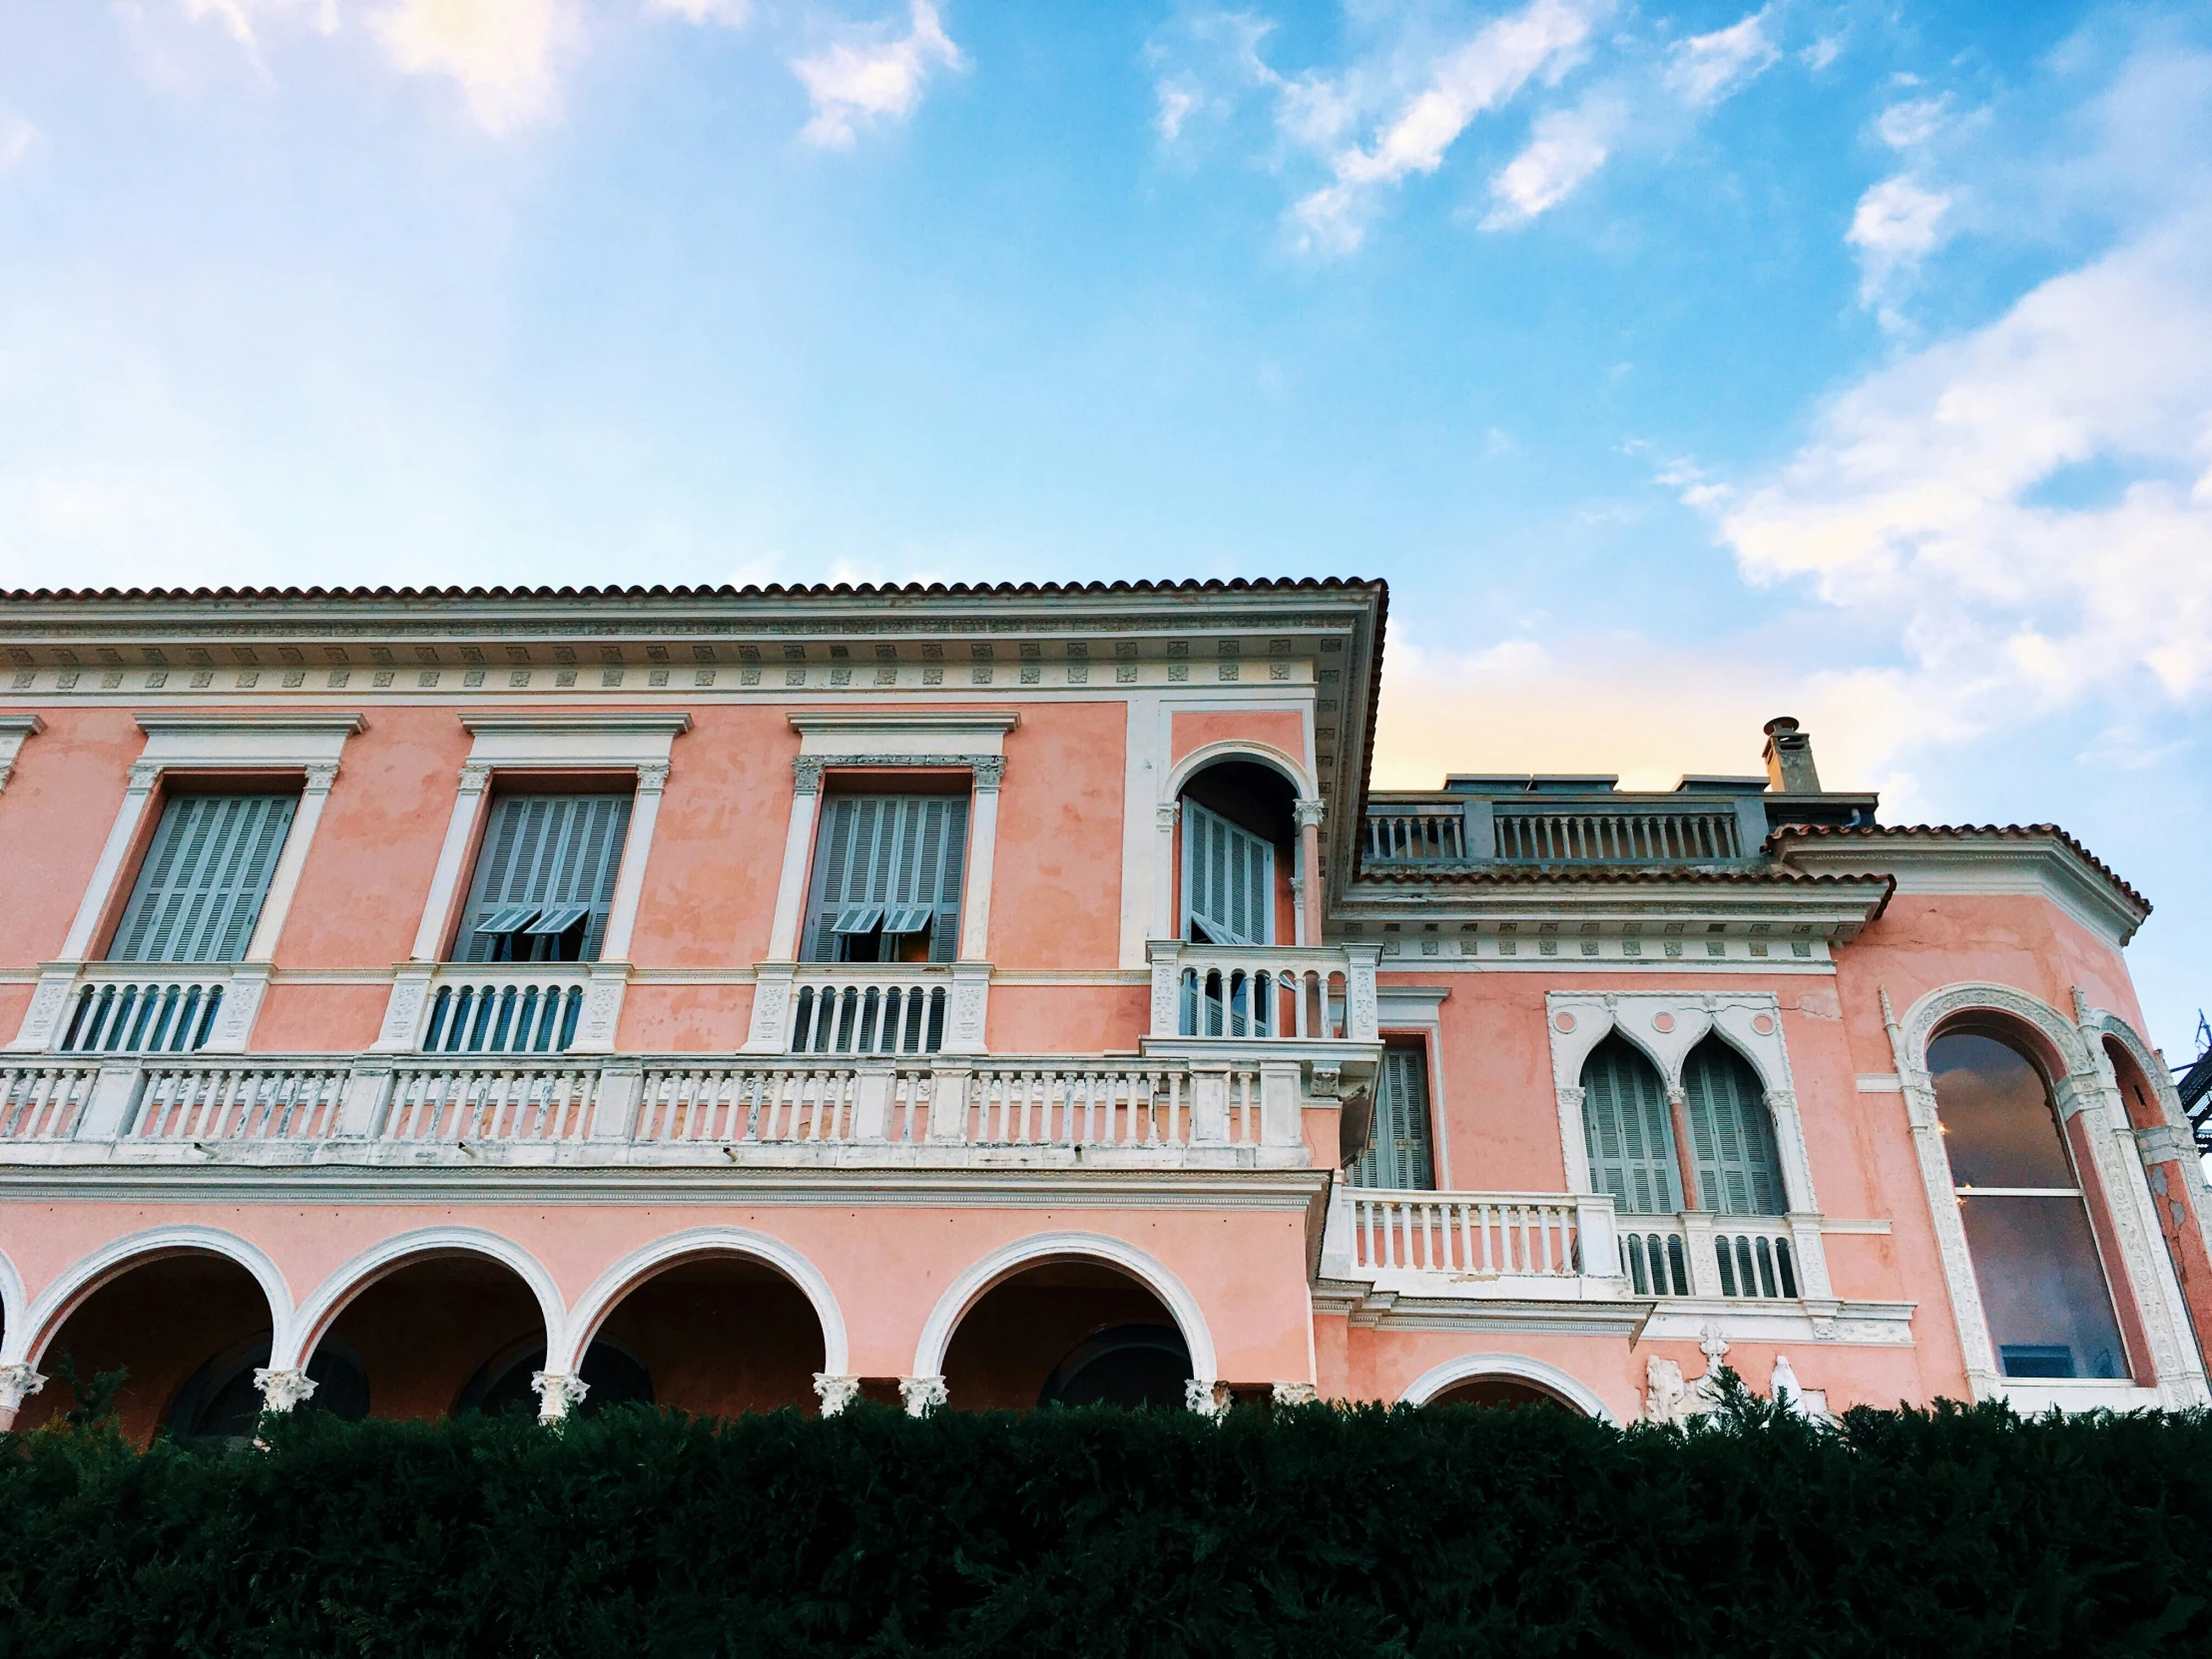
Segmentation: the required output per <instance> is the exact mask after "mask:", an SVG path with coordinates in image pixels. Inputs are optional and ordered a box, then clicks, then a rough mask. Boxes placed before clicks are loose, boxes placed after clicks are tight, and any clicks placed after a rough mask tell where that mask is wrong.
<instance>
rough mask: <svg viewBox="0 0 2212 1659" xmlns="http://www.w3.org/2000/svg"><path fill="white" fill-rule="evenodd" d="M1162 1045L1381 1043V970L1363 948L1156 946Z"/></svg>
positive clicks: (1155, 1012) (1152, 949) (1155, 1014)
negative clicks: (1214, 1040)
mask: <svg viewBox="0 0 2212 1659" xmlns="http://www.w3.org/2000/svg"><path fill="white" fill-rule="evenodd" d="M1148 954H1149V956H1150V958H1151V962H1152V1032H1151V1035H1152V1036H1153V1037H1154V1038H1156V1039H1159V1038H1174V1037H1201V1038H1211V1037H1226V1038H1233V1039H1236V1038H1241V1039H1245V1040H1249V1041H1272V1042H1291V1043H1331V1042H1352V1043H1373V1042H1376V1041H1378V1040H1379V1037H1378V1026H1377V1011H1376V999H1375V997H1376V992H1375V964H1376V959H1377V956H1378V955H1379V954H1380V953H1379V952H1378V951H1376V950H1374V949H1372V948H1366V947H1362V946H1358V945H1354V946H1343V945H1328V946H1322V947H1319V948H1300V947H1296V946H1291V945H1205V944H1184V943H1180V942H1178V941H1176V940H1173V939H1168V940H1159V939H1155V940H1154V941H1153V942H1152V944H1151V945H1150V946H1149V949H1148Z"/></svg>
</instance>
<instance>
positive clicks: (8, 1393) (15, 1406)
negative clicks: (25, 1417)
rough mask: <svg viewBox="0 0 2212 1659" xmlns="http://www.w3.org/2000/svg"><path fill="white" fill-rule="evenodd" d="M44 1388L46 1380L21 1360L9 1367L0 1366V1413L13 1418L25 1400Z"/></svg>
mask: <svg viewBox="0 0 2212 1659" xmlns="http://www.w3.org/2000/svg"><path fill="white" fill-rule="evenodd" d="M45 1386H46V1379H45V1378H43V1377H41V1376H40V1375H39V1374H38V1373H37V1372H35V1371H33V1370H32V1369H31V1368H30V1367H29V1366H27V1365H25V1364H24V1363H23V1362H22V1361H21V1360H18V1361H16V1362H15V1364H13V1365H10V1366H0V1411H5V1412H7V1413H8V1415H9V1416H10V1417H13V1416H14V1415H15V1413H16V1412H18V1411H20V1410H22V1409H23V1402H24V1401H25V1400H26V1399H29V1398H30V1397H31V1396H32V1395H33V1394H35V1393H37V1392H38V1391H39V1389H41V1388H43V1387H45Z"/></svg>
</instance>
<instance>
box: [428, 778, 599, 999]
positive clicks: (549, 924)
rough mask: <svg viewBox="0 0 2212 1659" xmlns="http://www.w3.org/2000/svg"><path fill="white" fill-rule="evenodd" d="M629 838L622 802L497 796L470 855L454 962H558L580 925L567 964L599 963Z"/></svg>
mask: <svg viewBox="0 0 2212 1659" xmlns="http://www.w3.org/2000/svg"><path fill="white" fill-rule="evenodd" d="M629 832H630V797H628V796H626V795H508V796H501V797H500V798H499V799H498V800H497V801H495V802H493V803H492V810H491V822H490V824H488V825H487V826H486V827H485V830H484V841H483V846H482V849H481V850H480V851H479V852H478V853H477V856H476V874H475V877H474V879H473V880H472V881H471V882H470V883H469V892H468V907H467V909H466V911H465V912H464V913H463V915H462V922H461V936H460V939H459V942H458V946H457V948H456V949H455V951H454V955H455V956H456V957H457V958H458V959H459V960H461V961H464V962H491V961H503V960H513V961H551V960H556V959H559V955H558V954H557V953H564V952H563V945H562V941H563V940H564V939H569V938H574V937H575V936H576V929H577V925H578V923H581V924H582V927H581V931H582V943H581V945H580V946H579V947H578V949H579V954H578V955H577V956H576V957H574V958H571V959H574V960H581V961H586V962H590V961H596V960H598V958H599V947H600V944H601V942H602V941H603V940H604V939H605V938H606V936H607V915H608V912H609V911H610V910H611V909H612V908H613V906H614V897H615V876H616V874H617V872H618V871H619V870H620V869H621V867H622V844H623V841H624V839H625V838H626V837H627V836H628V834H629ZM533 929H535V931H533Z"/></svg>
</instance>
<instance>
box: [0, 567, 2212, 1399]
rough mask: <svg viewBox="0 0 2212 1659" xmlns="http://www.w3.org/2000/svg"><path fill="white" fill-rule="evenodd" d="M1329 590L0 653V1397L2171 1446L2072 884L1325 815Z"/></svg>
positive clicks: (1351, 615) (196, 637)
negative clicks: (1206, 1419) (1755, 1414)
mask: <svg viewBox="0 0 2212 1659" xmlns="http://www.w3.org/2000/svg"><path fill="white" fill-rule="evenodd" d="M1385 599H1386V595H1385V591H1384V589H1383V585H1382V584H1381V583H1372V582H1362V581H1330V582H1315V581H1299V582H1288V581H1286V582H1258V583H1232V584H1226V585H1225V584H1222V583H1203V584H1201V583H1186V584H1180V585H1158V586H1154V585H1144V584H1137V585H1122V584H1117V585H1114V586H1111V587H1107V586H1090V587H1064V588H1036V587H1019V588H1016V587H999V588H951V589H947V588H943V587H930V588H920V587H915V588H885V589H852V588H842V587H840V588H813V589H770V590H766V591H762V590H755V589H746V590H742V591H739V590H729V589H724V590H713V591H708V590H682V589H678V590H666V589H658V588H656V589H650V590H647V589H627V590H603V591H586V592H576V591H570V590H563V591H560V592H552V591H538V592H504V591H501V592H483V591H477V590H470V591H466V592H464V591H460V590H449V591H442V592H392V591H388V590H378V591H373V592H372V591H366V590H359V591H349V592H341V593H324V592H319V591H317V592H295V591H282V592H277V591H264V592H252V593H233V592H224V593H206V592H201V593H185V592H152V593H143V592H133V593H36V594H14V595H10V596H8V597H7V598H6V599H5V600H4V601H0V645H4V647H5V651H6V659H7V660H6V661H5V663H0V675H6V676H7V677H8V679H7V681H6V682H5V683H4V684H0V1040H4V1041H5V1044H6V1048H5V1052H4V1053H0V1311H4V1321H5V1323H4V1329H0V1407H4V1408H5V1411H6V1414H7V1416H8V1417H9V1418H11V1419H12V1420H14V1421H15V1422H16V1423H17V1424H18V1425H29V1424H31V1423H34V1422H36V1421H39V1420H43V1418H44V1417H45V1416H46V1415H47V1414H49V1413H50V1412H52V1411H54V1410H57V1409H59V1408H61V1407H62V1406H63V1405H66V1404H67V1403H68V1400H67V1391H66V1389H64V1388H63V1387H61V1386H60V1385H59V1384H57V1383H54V1382H52V1381H51V1379H52V1378H54V1376H55V1375H56V1373H57V1370H58V1368H59V1367H60V1365H61V1363H62V1362H61V1356H63V1355H67V1356H68V1358H69V1362H70V1363H71V1364H74V1365H75V1366H76V1367H77V1368H78V1369H79V1370H80V1371H82V1372H86V1373H90V1372H92V1371H95V1370H99V1369H107V1368H112V1367H115V1366H124V1367H126V1368H128V1371H129V1382H128V1384H127V1385H126V1388H125V1390H124V1394H123V1402H124V1408H125V1413H126V1418H127V1421H128V1424H129V1426H130V1427H131V1428H132V1430H133V1431H134V1432H137V1433H141V1434H145V1433H150V1432H152V1431H154V1430H155V1429H157V1428H159V1427H167V1428H169V1429H170V1430H172V1431H174V1432H177V1433H180V1434H206V1435H216V1434H236V1433H240V1432H244V1431H246V1430H247V1428H249V1427H250V1426H251V1423H252V1421H253V1418H254V1413H255V1412H256V1411H258V1410H259V1409H260V1408H261V1406H262V1404H263V1403H264V1401H265V1399H266V1401H267V1403H268V1404H270V1405H272V1406H275V1407H277V1408H278V1409H289V1408H294V1407H296V1406H298V1405H299V1404H300V1402H301V1401H303V1400H305V1401H309V1402H310V1404H311V1406H312V1407H315V1408H327V1409H331V1410H336V1411H340V1412H343V1413H350V1414H359V1413H361V1412H373V1413H376V1414H391V1415H434V1414H437V1413H440V1412H445V1411H450V1410H454V1409H459V1408H467V1407H470V1406H494V1407H495V1406H500V1405H504V1404H508V1403H513V1402H515V1401H518V1400H519V1401H528V1402H531V1403H533V1404H535V1405H536V1406H537V1408H539V1409H540V1410H542V1412H544V1413H545V1414H547V1415H558V1414H560V1413H562V1412H564V1411H567V1410H570V1409H576V1408H579V1407H580V1408H583V1409H591V1408H593V1407H595V1406H596V1405H598V1404H601V1403H604V1402H606V1401H608V1400H612V1399H623V1398H650V1399H654V1400H658V1401H661V1402H664V1403H668V1404H673V1405H679V1406H684V1407H687V1408H690V1409H694V1410H699V1411H715V1412H728V1411H735V1410H742V1409H751V1408H767V1407H773V1406H778V1405H785V1404H794V1403H796V1404H799V1405H802V1406H803V1407H805V1408H807V1409H809V1410H816V1409H827V1410H835V1409H840V1408H842V1407H843V1405H844V1404H845V1403H846V1402H847V1401H849V1400H850V1399H852V1398H854V1397H855V1396H858V1395H863V1394H864V1395H870V1396H874V1397H879V1398H883V1399H886V1400H891V1401H896V1400H899V1399H901V1398H902V1399H903V1400H904V1401H905V1402H906V1403H907V1405H908V1406H909V1407H910V1408H912V1409H917V1410H919V1409H925V1408H927V1407H929V1406H930V1405H931V1404H934V1403H937V1402H946V1403H949V1405H950V1406H951V1407H953V1408H961V1407H969V1406H974V1407H982V1406H1030V1405H1035V1404H1037V1403H1039V1402H1040V1401H1046V1400H1054V1399H1058V1400H1069V1401H1080V1400H1085V1399H1094V1398H1107V1399H1125V1400H1134V1399H1145V1400H1153V1401H1157V1402H1162V1403H1172V1404H1177V1405H1180V1404H1184V1403H1188V1404H1190V1405H1192V1406H1194V1407H1197V1408H1201V1409H1212V1408H1215V1407H1217V1406H1218V1405H1219V1404H1221V1403H1222V1402H1225V1401H1227V1400H1230V1399H1232V1398H1268V1397H1274V1398H1278V1399H1295V1398H1303V1397H1307V1396H1309V1395H1310V1394H1312V1393H1315V1392H1318V1393H1319V1394H1320V1395H1322V1396H1323V1397H1328V1398H1350V1399H1381V1400H1399V1399H1409V1400H1416V1401H1417V1400H1428V1399H1440V1398H1445V1397H1462V1398H1475V1399H1525V1398H1529V1397H1541V1398H1547V1399H1550V1400H1553V1401H1556V1402H1558V1403H1561V1404H1563V1405H1566V1406H1569V1407H1571V1408H1574V1409H1579V1410H1585V1411H1590V1412H1595V1413H1601V1414H1604V1415H1607V1416H1610V1417H1613V1418H1616V1419H1621V1420H1626V1419H1630V1418H1633V1417H1637V1416H1640V1415H1662V1416H1672V1415H1679V1414H1681V1413H1682V1412H1684V1411H1686V1410H1694V1409H1696V1408H1698V1406H1699V1404H1700V1402H1701V1398H1702V1394H1701V1391H1700V1389H1699V1387H1698V1385H1697V1384H1698V1381H1699V1379H1700V1378H1701V1377H1702V1376H1703V1375H1704V1374H1705V1373H1706V1371H1707V1369H1708V1367H1709V1365H1710V1364H1712V1363H1713V1361H1714V1360H1716V1359H1718V1358H1720V1357H1721V1356H1723V1355H1725V1359H1726V1363H1727V1364H1728V1365H1730V1366H1732V1367H1734V1368H1735V1369H1736V1370H1737V1371H1738V1372H1739V1373H1741V1374H1742V1375H1743V1376H1745V1378H1746V1379H1747V1380H1748V1381H1749V1382H1750V1383H1751V1384H1752V1385H1753V1387H1754V1388H1755V1389H1757V1390H1759V1391H1766V1390H1768V1389H1769V1388H1774V1387H1780V1388H1783V1389H1786V1390H1789V1389H1794V1390H1795V1391H1796V1392H1797V1393H1798V1394H1799V1395H1800V1397H1801V1398H1802V1401H1803V1403H1804V1405H1805V1407H1806V1408H1807V1409H1819V1408H1821V1407H1823V1406H1825V1408H1827V1409H1828V1410H1831V1411H1834V1410H1839V1409H1841V1408H1843V1407H1845V1406H1847V1405H1850V1404H1853V1403H1858V1402H1862V1401H1868V1402H1873V1403H1877V1404H1884V1405H1888V1404H1894V1403H1896V1402H1897V1401H1900V1400H1905V1401H1910V1402H1915V1403H1920V1402H1926V1401H1929V1400H1932V1399H1935V1398H1936V1397H1937V1396H1949V1397H1952V1398H1960V1399H1966V1398H1989V1397H2005V1398H2009V1399H2011V1400H2013V1401H2015V1402H2017V1403H2018V1404H2020V1405H2021V1406H2023V1407H2026V1408H2039V1407H2042V1406H2044V1405H2047V1404H2050V1403H2054V1402H2055V1403H2059V1404H2063V1405H2084V1406H2086V1405H2114V1406H2122V1407H2125V1406H2136V1405H2165V1406H2181V1405H2188V1404H2195V1403H2202V1402H2204V1401H2205V1400H2206V1398H2207V1394H2206V1386H2205V1373H2204V1365H2203V1360H2202V1346H2201V1345H2202V1343H2203V1340H2204V1338H2205V1336H2206V1333H2207V1331H2208V1330H2212V1260H2208V1256H2207V1250H2206V1231H2205V1215H2206V1200H2207V1195H2206V1191H2205V1187H2204V1183H2203V1179H2202V1177H2201V1175H2200V1174H2199V1171H2198V1162H2197V1157H2196V1154H2195V1148H2194V1146H2193V1144H2192V1141H2191V1137H2190V1131H2189V1128H2188V1125H2187V1123H2186V1121H2185V1119H2184V1118H2183V1116H2182V1114H2181V1111H2180V1108H2179V1105H2178V1103H2177V1101H2176V1099H2175V1097H2174V1094H2173V1090H2172V1088H2171V1085H2170V1083H2169V1081H2168V1079H2167V1074H2166V1072H2165V1070H2164V1068H2163V1067H2162V1065H2161V1064H2160V1062H2159V1060H2158V1058H2157V1057H2156V1056H2155V1055H2154V1054H2153V1053H2152V1051H2151V1050H2150V1049H2149V1048H2148V1047H2147V1045H2146V1043H2145V1041H2144V1038H2143V1036H2142V1021H2141V1018H2140V1015H2139V1013H2138V1010H2137V1007H2136V1002H2135V996H2134V993H2133V991H2132V989H2131V988H2130V985H2129V980H2128V969H2127V963H2126V959H2125V956H2124V954H2123V947H2124V945H2125V944H2126V942H2127V939H2128V937H2129V935H2130V934H2131V933H2132V932H2133V931H2134V930H2135V928H2136V927H2137V926H2138V925H2139V924H2140V923H2141V921H2142V919H2143V917H2144V915H2145V914H2146V912H2147V909H2148V906H2147V905H2146V903H2145V902H2144V900H2143V899H2142V898H2141V897H2140V896H2139V895H2138V894H2137V893H2136V892H2135V891H2134V890H2133V889H2132V888H2131V887H2130V886H2128V884H2127V883H2126V882H2125V881H2124V880H2122V879H2121V878H2120V877H2119V876H2117V875H2115V874H2114V873H2113V872H2112V871H2111V870H2109V869H2107V868H2106V867H2105V866H2104V865H2103V864H2102V863H2100V862H2099V861H2098V860H2097V859H2096V858H2095V857H2093V856H2092V855H2091V854H2090V853H2089V852H2087V851H2086V850H2085V849H2084V848H2082V847H2081V846H2080V845H2079V844H2078V843H2076V842H2075V841H2074V840H2072V839H2071V838H2069V837H2068V836H2067V835H2066V834H2064V833H2063V832H2062V831H2060V830H2056V829H2053V828H2049V827H2033V828H2026V829H1925V828H1923V829H1902V828H1896V827H1892V826H1886V825H1882V824H1880V822H1879V820H1878V816H1877V806H1878V804H1877V802H1876V801H1875V799H1874V798H1873V797H1872V796H1869V795H1861V794H1849V793H1837V792H1834V791H1830V790H1825V789H1823V787H1822V786H1821V783H1820V781H1819V779H1818V777H1817V775H1816V773H1815V769H1814V761H1813V755H1812V750H1811V746H1810V741H1809V738H1808V735H1807V734H1804V733H1802V732H1800V731H1798V729H1797V728H1796V725H1795V723H1794V722H1789V721H1776V722H1773V723H1770V725H1769V728H1768V732H1767V736H1766V738H1765V739H1764V755H1763V757H1762V756H1761V748H1760V745H1761V742H1762V740H1761V738H1760V736H1759V734H1758V733H1757V732H1756V730H1754V729H1753V728H1752V726H1751V725H1750V723H1749V722H1748V721H1747V728H1746V734H1745V737H1746V742H1745V760H1746V762H1747V768H1748V764H1749V763H1751V762H1753V761H1754V760H1755V759H1761V760H1763V765H1764V770H1763V771H1761V772H1759V773H1758V774H1757V775H1752V776H1745V777H1716V778H1687V779H1685V780H1683V782H1682V784H1681V785H1680V786H1679V787H1678V788H1677V789H1674V790H1672V791H1668V792H1663V793H1655V794H1628V793H1623V792H1620V791H1618V790H1616V789H1615V788H1614V785H1613V780H1611V779H1608V778H1591V777H1541V776H1539V777H1533V778H1531V777H1491V776H1454V777H1450V778H1447V779H1441V780H1438V781H1437V784H1438V787H1436V788H1434V789H1431V790H1427V791H1421V792H1414V793H1405V792H1395V793H1392V792H1384V791H1381V790H1375V789H1371V788H1370V785H1369V764H1370V753H1371V745H1372V741H1373V733H1374V727H1375V708H1376V699H1377V693H1378V689H1379V685H1380V679H1381V676H1382V674H1383V633H1384V610H1385ZM1469 747H1470V750H1473V749H1476V748H1478V747H1479V744H1478V738H1477V737H1475V736H1474V735H1470V741H1469Z"/></svg>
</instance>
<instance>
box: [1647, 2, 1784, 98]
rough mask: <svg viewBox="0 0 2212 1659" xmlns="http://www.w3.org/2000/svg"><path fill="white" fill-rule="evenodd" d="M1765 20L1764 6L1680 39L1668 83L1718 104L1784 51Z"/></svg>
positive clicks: (1669, 64) (1671, 56) (1686, 94)
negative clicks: (1723, 26)
mask: <svg viewBox="0 0 2212 1659" xmlns="http://www.w3.org/2000/svg"><path fill="white" fill-rule="evenodd" d="M1766 20H1767V14H1766V12H1765V11H1764V10H1763V9H1762V10H1760V11H1756V12H1753V13H1752V14H1751V15H1750V16H1749V17H1747V18H1745V19H1744V20H1743V21H1742V22H1740V23H1735V24H1732V25H1730V26H1729V27H1728V28H1726V29H1716V30H1714V31H1713V32H1712V33H1711V34H1709V35H1693V36H1691V37H1690V38H1689V39H1688V40H1685V41H1683V42H1681V43H1680V44H1679V45H1677V46H1676V47H1675V49H1674V50H1673V51H1672V52H1671V53H1669V54H1668V56H1667V85H1668V87H1669V88H1671V89H1672V90H1673V91H1674V92H1675V93H1676V94H1677V95H1678V96H1679V97H1681V98H1682V99H1683V100H1685V101H1686V102H1688V103H1691V104H1718V103H1719V102H1720V101H1721V100H1722V99H1724V98H1727V97H1728V96H1730V95H1731V94H1733V93H1736V92H1739V91H1741V90H1742V89H1743V88H1745V87H1747V86H1749V85H1750V84H1751V83H1752V82H1753V81H1755V80H1756V79H1758V77H1759V76H1760V75H1761V74H1762V73H1764V72H1765V71H1766V69H1767V68H1768V67H1769V66H1770V65H1772V64H1773V63H1774V62H1775V60H1776V59H1777V58H1779V57H1780V56H1781V55H1782V54H1781V53H1780V52H1778V51H1776V50H1775V45H1774V42H1772V41H1771V40H1769V39H1768V38H1767V31H1766Z"/></svg>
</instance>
